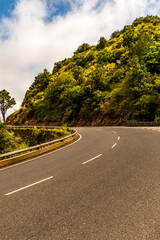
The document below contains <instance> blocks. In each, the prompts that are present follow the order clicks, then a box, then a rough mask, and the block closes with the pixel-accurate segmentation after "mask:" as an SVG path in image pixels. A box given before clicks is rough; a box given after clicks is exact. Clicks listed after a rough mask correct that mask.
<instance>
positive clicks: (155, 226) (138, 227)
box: [0, 127, 160, 240]
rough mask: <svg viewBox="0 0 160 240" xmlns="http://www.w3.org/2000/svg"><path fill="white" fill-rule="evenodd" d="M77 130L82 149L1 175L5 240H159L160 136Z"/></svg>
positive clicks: (0, 225) (1, 238)
mask: <svg viewBox="0 0 160 240" xmlns="http://www.w3.org/2000/svg"><path fill="white" fill-rule="evenodd" d="M77 130H78V132H79V133H80V134H81V135H82V138H81V140H79V141H78V142H77V143H75V144H73V145H71V146H68V147H66V148H64V149H62V150H59V151H56V152H53V153H49V154H47V155H46V156H41V157H38V158H37V159H34V160H33V161H29V162H25V163H24V164H21V165H17V166H12V167H11V168H6V169H2V170H0V240H67V239H69V240H85V239H88V240H160V131H158V129H157V130H155V131H153V130H147V128H145V129H140V128H123V127H122V128H118V127H117V128H114V127H112V128H111V127H95V128H77ZM100 154H102V155H100ZM97 156H99V157H97ZM96 157H97V158H96ZM90 159H93V160H92V161H90V162H88V163H86V164H82V163H84V162H86V161H88V160H90ZM51 176H53V178H50V179H48V180H46V181H44V182H41V183H38V184H36V185H33V186H31V187H29V188H26V189H23V190H21V191H19V192H15V193H13V194H11V195H6V194H7V193H10V192H12V191H14V190H17V189H20V188H23V187H25V186H28V185H31V184H34V183H36V182H39V181H40V180H44V179H47V178H49V177H51Z"/></svg>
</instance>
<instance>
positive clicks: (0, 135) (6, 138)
mask: <svg viewBox="0 0 160 240" xmlns="http://www.w3.org/2000/svg"><path fill="white" fill-rule="evenodd" d="M26 147H28V145H27V143H26V142H25V141H23V139H22V138H20V137H16V136H15V135H14V134H13V133H10V132H8V131H7V129H6V126H5V125H4V124H2V123H1V124H0V154H3V153H7V152H12V151H15V150H19V149H23V148H26Z"/></svg>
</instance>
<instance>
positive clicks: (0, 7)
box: [0, 0, 16, 19]
mask: <svg viewBox="0 0 160 240" xmlns="http://www.w3.org/2000/svg"><path fill="white" fill-rule="evenodd" d="M15 3H16V0H0V19H1V18H2V17H4V16H7V17H10V16H11V13H12V11H13V9H14V7H15Z"/></svg>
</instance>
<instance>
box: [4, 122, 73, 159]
mask: <svg viewBox="0 0 160 240" xmlns="http://www.w3.org/2000/svg"><path fill="white" fill-rule="evenodd" d="M70 134H71V131H69V130H68V129H67V128H66V127H63V128H59V129H45V128H41V129H38V128H7V127H6V125H5V124H3V123H0V154H3V153H8V152H12V151H16V150H20V149H24V148H28V147H31V146H35V145H38V144H42V143H46V142H49V141H52V140H56V139H59V138H62V137H65V136H67V135H70Z"/></svg>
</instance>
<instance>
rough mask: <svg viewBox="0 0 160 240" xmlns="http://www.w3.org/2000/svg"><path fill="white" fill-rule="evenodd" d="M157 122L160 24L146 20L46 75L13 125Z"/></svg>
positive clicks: (77, 54)
mask: <svg viewBox="0 0 160 240" xmlns="http://www.w3.org/2000/svg"><path fill="white" fill-rule="evenodd" d="M156 114H157V116H158V117H160V18H159V17H154V16H147V17H145V18H139V19H136V20H135V21H134V22H133V24H132V25H129V26H125V27H124V28H123V29H122V30H121V31H116V32H114V33H113V34H112V36H111V38H110V39H109V40H106V39H105V38H104V37H101V38H100V40H99V42H98V44H97V45H96V46H90V45H88V44H87V43H84V44H82V45H81V46H79V47H78V49H77V50H76V51H75V52H74V54H73V56H72V57H71V58H68V59H64V60H63V61H60V62H57V63H55V64H54V67H53V71H52V73H49V72H48V71H47V70H44V72H43V73H41V74H39V75H38V76H37V77H35V81H34V82H33V84H32V85H31V87H30V88H29V90H28V91H27V92H26V95H25V98H24V100H23V103H22V106H21V108H20V109H19V110H18V111H17V112H15V113H14V114H12V115H11V116H10V117H9V118H8V121H9V120H10V121H11V123H13V124H22V123H25V121H29V122H30V123H47V124H51V123H52V124H55V123H56V124H63V123H67V124H68V125H69V124H70V125H104V124H105V125H111V124H124V123H125V121H126V120H129V119H139V120H148V121H152V120H154V118H155V115H156Z"/></svg>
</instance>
